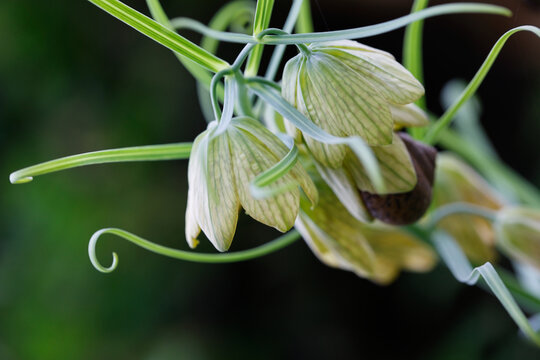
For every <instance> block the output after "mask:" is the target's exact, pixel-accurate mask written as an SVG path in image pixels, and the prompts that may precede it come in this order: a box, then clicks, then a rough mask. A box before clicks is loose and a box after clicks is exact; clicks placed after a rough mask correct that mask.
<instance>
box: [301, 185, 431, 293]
mask: <svg viewBox="0 0 540 360" xmlns="http://www.w3.org/2000/svg"><path fill="white" fill-rule="evenodd" d="M317 187H318V189H319V194H320V198H319V203H318V204H317V206H316V207H315V208H313V209H312V208H311V204H310V203H309V201H308V200H307V199H305V198H303V199H302V201H301V210H300V214H299V216H298V219H297V220H296V224H295V227H296V229H297V230H298V231H299V232H300V233H301V234H302V236H303V238H304V240H305V241H306V242H307V244H308V245H309V247H310V248H311V250H312V251H313V252H314V253H315V255H316V256H317V257H318V258H319V259H320V260H321V261H322V262H323V263H325V264H327V265H328V266H332V267H336V268H340V269H343V270H348V271H352V272H354V273H356V274H357V275H358V276H360V277H364V278H367V279H370V280H372V281H374V282H377V283H380V284H388V283H390V282H391V281H393V280H394V279H395V278H396V277H397V275H398V274H399V272H400V270H402V269H403V270H409V271H416V272H424V271H429V270H431V269H432V268H433V266H434V264H435V262H436V255H435V253H434V251H433V250H432V249H431V248H430V247H429V246H428V245H426V244H425V243H423V242H422V241H420V240H418V239H416V238H415V237H413V236H412V235H410V234H408V233H406V232H404V231H401V230H400V229H399V228H396V227H392V226H388V225H384V224H381V223H374V224H365V223H362V222H360V221H358V220H357V219H355V217H353V216H352V215H351V214H350V213H349V212H348V211H347V209H346V208H345V207H344V206H343V205H342V204H341V202H340V201H339V200H338V198H337V197H336V196H335V195H334V193H333V192H332V191H331V189H330V188H329V187H328V186H326V184H324V183H323V182H322V181H320V182H319V181H318V182H317Z"/></svg>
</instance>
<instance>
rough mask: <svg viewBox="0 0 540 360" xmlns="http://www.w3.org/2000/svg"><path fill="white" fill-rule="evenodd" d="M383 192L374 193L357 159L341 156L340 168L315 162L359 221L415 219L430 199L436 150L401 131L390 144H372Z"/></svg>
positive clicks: (422, 211)
mask: <svg viewBox="0 0 540 360" xmlns="http://www.w3.org/2000/svg"><path fill="white" fill-rule="evenodd" d="M371 149H372V150H373V152H374V154H375V156H376V158H377V161H378V163H379V167H380V169H381V173H382V175H383V179H384V181H385V185H386V192H384V193H380V192H379V193H378V192H376V191H375V189H374V187H373V185H372V184H371V182H370V180H369V178H368V176H367V174H366V172H365V170H364V167H363V166H362V164H361V162H360V161H359V160H358V159H357V158H356V157H355V156H354V155H353V154H348V155H347V156H346V157H345V161H344V162H343V166H342V167H341V168H337V169H334V168H331V167H328V166H324V165H322V164H318V166H317V168H318V169H319V172H320V174H321V176H322V177H323V179H324V180H325V181H326V182H327V183H328V185H329V186H330V187H331V188H332V190H333V191H334V192H335V194H336V195H337V197H338V198H339V199H340V200H341V202H342V203H343V205H344V206H345V207H346V208H347V210H349V212H350V213H351V214H353V216H354V217H356V218H357V219H358V220H360V221H364V222H369V221H371V220H372V219H373V218H376V219H379V220H381V221H383V222H386V223H389V224H393V225H405V224H411V223H413V222H415V221H417V220H418V219H419V218H420V217H422V215H423V214H424V213H425V212H426V210H427V209H428V207H429V205H430V203H431V193H432V186H433V177H434V172H435V158H436V155H437V151H436V150H435V149H434V148H432V147H430V146H427V145H425V144H422V143H420V142H418V141H415V140H413V139H412V138H411V137H409V136H408V135H406V134H404V133H396V134H394V141H393V143H392V144H391V145H385V146H372V147H371Z"/></svg>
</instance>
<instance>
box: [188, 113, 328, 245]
mask: <svg viewBox="0 0 540 360" xmlns="http://www.w3.org/2000/svg"><path fill="white" fill-rule="evenodd" d="M217 130H218V127H217V126H216V123H215V122H214V123H212V124H210V125H209V126H208V129H207V130H206V131H204V132H203V133H202V134H200V135H199V136H198V137H197V138H196V139H195V142H194V144H193V148H192V153H191V156H190V159H189V167H188V181H189V191H188V204H187V209H186V239H187V241H188V244H189V245H190V246H191V247H195V246H197V244H198V240H197V237H198V235H199V233H200V231H201V229H202V231H203V232H204V234H205V235H206V236H207V238H208V239H209V240H210V241H211V242H212V244H213V245H214V246H215V248H216V249H217V250H219V251H226V250H227V249H228V248H229V247H230V245H231V242H232V239H233V236H234V233H235V230H236V224H237V220H238V212H239V210H240V207H242V208H244V210H245V211H246V213H247V214H248V215H249V216H251V217H252V218H254V219H255V220H257V221H259V222H261V223H263V224H266V225H268V226H272V227H274V228H276V229H278V230H279V231H282V232H285V231H287V230H289V229H290V228H291V227H292V226H293V225H294V221H295V219H296V217H297V215H298V209H299V201H300V190H299V188H298V186H296V187H294V188H292V189H290V190H288V191H285V192H283V193H280V194H278V195H275V196H272V197H270V198H265V199H256V198H254V197H253V196H252V194H251V191H250V184H251V182H252V180H253V179H254V178H255V177H256V176H257V175H259V174H260V173H262V172H264V171H265V170H267V169H269V168H271V167H272V166H273V165H275V164H276V163H277V162H279V161H280V160H281V159H282V158H283V157H284V156H285V155H286V154H287V153H288V151H289V149H288V148H287V146H285V144H283V142H282V141H281V140H280V139H279V138H278V137H276V136H275V135H274V134H273V133H271V132H270V131H269V130H268V129H266V128H265V127H264V126H263V125H262V124H260V123H259V122H258V121H256V120H254V119H252V118H248V117H240V118H234V119H232V121H231V122H230V124H228V126H227V127H226V129H225V130H224V131H221V130H219V131H217ZM291 183H296V184H298V185H299V186H300V187H301V188H302V189H303V190H304V192H305V193H306V194H307V196H308V197H309V198H310V199H311V201H313V203H315V202H316V201H317V196H318V195H317V189H316V188H315V185H314V184H313V182H312V181H311V179H310V177H309V175H308V174H307V172H306V171H305V170H304V168H303V167H302V166H301V165H300V163H296V164H295V165H294V167H293V168H292V169H291V171H290V172H288V173H287V174H286V175H285V176H283V177H282V178H280V179H279V180H277V181H276V182H275V183H274V184H273V186H276V187H278V188H284V187H286V186H287V185H288V184H291Z"/></svg>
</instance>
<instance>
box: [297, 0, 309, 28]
mask: <svg viewBox="0 0 540 360" xmlns="http://www.w3.org/2000/svg"><path fill="white" fill-rule="evenodd" d="M296 32H297V33H300V34H301V33H310V32H313V19H312V18H311V6H310V5H309V0H304V1H302V7H301V8H300V16H299V17H298V22H297V23H296Z"/></svg>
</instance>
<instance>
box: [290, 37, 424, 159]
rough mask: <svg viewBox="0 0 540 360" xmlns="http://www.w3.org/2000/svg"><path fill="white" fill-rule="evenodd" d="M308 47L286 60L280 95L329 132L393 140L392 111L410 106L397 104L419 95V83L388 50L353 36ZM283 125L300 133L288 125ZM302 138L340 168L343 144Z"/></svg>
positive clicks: (318, 156)
mask: <svg viewBox="0 0 540 360" xmlns="http://www.w3.org/2000/svg"><path fill="white" fill-rule="evenodd" d="M308 49H309V50H308V51H306V52H302V53H300V54H298V55H297V56H296V57H294V58H292V59H291V60H289V61H288V62H287V64H286V65H285V70H284V73H283V81H282V94H283V97H284V98H285V99H286V100H287V101H289V102H290V103H291V104H293V105H294V106H295V107H296V108H297V109H298V110H299V111H300V112H302V113H303V114H304V115H305V116H306V117H308V118H309V119H311V120H312V121H313V122H314V123H315V124H316V125H317V126H319V127H320V128H322V129H323V130H325V131H326V132H328V133H330V134H332V135H335V136H340V137H345V136H353V135H358V136H361V137H362V138H363V139H364V140H365V141H366V142H367V143H368V144H369V145H376V146H381V145H389V144H391V143H392V141H393V129H394V119H393V116H392V115H393V112H394V113H396V112H399V111H400V110H401V111H402V112H403V111H405V110H410V109H408V108H405V109H403V108H400V106H402V105H406V104H410V103H412V102H414V101H416V100H417V99H418V98H420V97H421V96H422V95H423V94H424V88H423V87H422V85H421V84H420V83H419V82H418V81H417V80H416V79H415V78H414V77H413V76H412V75H411V73H410V72H409V71H407V70H406V69H405V68H404V67H403V66H401V65H400V64H399V63H398V62H397V61H396V60H395V59H394V57H393V56H392V55H390V54H388V53H386V52H384V51H381V50H377V49H374V48H372V47H369V46H366V45H362V44H360V43H358V42H355V41H350V40H343V41H334V42H325V43H315V44H311V45H310V46H309V48H308ZM396 106H397V107H396ZM398 116H399V114H398ZM287 128H288V130H289V132H290V133H291V134H292V135H297V134H298V132H297V130H295V129H294V128H293V127H292V125H291V124H287ZM304 140H305V142H306V144H307V146H308V147H309V149H310V151H311V152H312V153H313V156H314V157H315V158H316V159H317V160H318V161H319V162H321V163H322V164H323V165H325V166H330V167H334V168H336V167H339V166H340V165H341V163H342V162H343V160H344V159H345V157H346V155H347V147H346V146H344V145H328V144H324V143H320V142H318V141H315V140H314V139H311V138H310V137H309V136H304Z"/></svg>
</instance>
